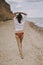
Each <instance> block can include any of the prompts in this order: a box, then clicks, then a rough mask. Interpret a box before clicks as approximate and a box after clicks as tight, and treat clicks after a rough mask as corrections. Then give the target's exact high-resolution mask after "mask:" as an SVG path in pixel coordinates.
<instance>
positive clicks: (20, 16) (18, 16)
mask: <svg viewBox="0 0 43 65" xmlns="http://www.w3.org/2000/svg"><path fill="white" fill-rule="evenodd" d="M16 18H17V20H18V22H19V23H21V20H22V15H21V13H19V14H18V15H17V17H16Z"/></svg>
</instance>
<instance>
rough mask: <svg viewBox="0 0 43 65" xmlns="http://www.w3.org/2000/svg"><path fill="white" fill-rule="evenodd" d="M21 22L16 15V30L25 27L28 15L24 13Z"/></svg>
mask: <svg viewBox="0 0 43 65" xmlns="http://www.w3.org/2000/svg"><path fill="white" fill-rule="evenodd" d="M22 17H23V18H22V20H21V23H19V22H18V20H17V18H16V17H14V25H15V31H21V30H23V29H24V23H25V22H26V16H25V15H24V16H23V15H22Z"/></svg>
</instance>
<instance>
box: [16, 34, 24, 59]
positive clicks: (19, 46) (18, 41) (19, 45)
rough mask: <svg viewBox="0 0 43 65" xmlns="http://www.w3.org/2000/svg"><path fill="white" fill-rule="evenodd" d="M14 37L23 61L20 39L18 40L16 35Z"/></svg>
mask: <svg viewBox="0 0 43 65" xmlns="http://www.w3.org/2000/svg"><path fill="white" fill-rule="evenodd" d="M15 36H16V40H17V44H18V48H19V53H20V56H21V58H22V59H23V54H22V38H21V39H20V38H19V36H18V35H15Z"/></svg>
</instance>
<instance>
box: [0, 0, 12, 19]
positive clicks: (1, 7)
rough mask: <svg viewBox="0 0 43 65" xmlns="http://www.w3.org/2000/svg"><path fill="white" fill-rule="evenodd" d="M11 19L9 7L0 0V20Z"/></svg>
mask: <svg viewBox="0 0 43 65" xmlns="http://www.w3.org/2000/svg"><path fill="white" fill-rule="evenodd" d="M12 18H13V13H12V12H11V10H10V5H9V4H8V3H6V2H5V0H0V20H10V19H12Z"/></svg>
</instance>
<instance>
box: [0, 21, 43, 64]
mask: <svg viewBox="0 0 43 65" xmlns="http://www.w3.org/2000/svg"><path fill="white" fill-rule="evenodd" d="M41 29H42V28H39V27H36V26H35V25H33V24H32V25H31V23H29V22H27V23H26V24H25V27H24V31H25V33H24V38H23V43H22V45H23V55H24V59H21V58H20V55H19V52H18V46H17V42H16V38H15V35H14V33H15V30H14V23H13V20H11V21H7V22H0V65H43V30H41Z"/></svg>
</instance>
